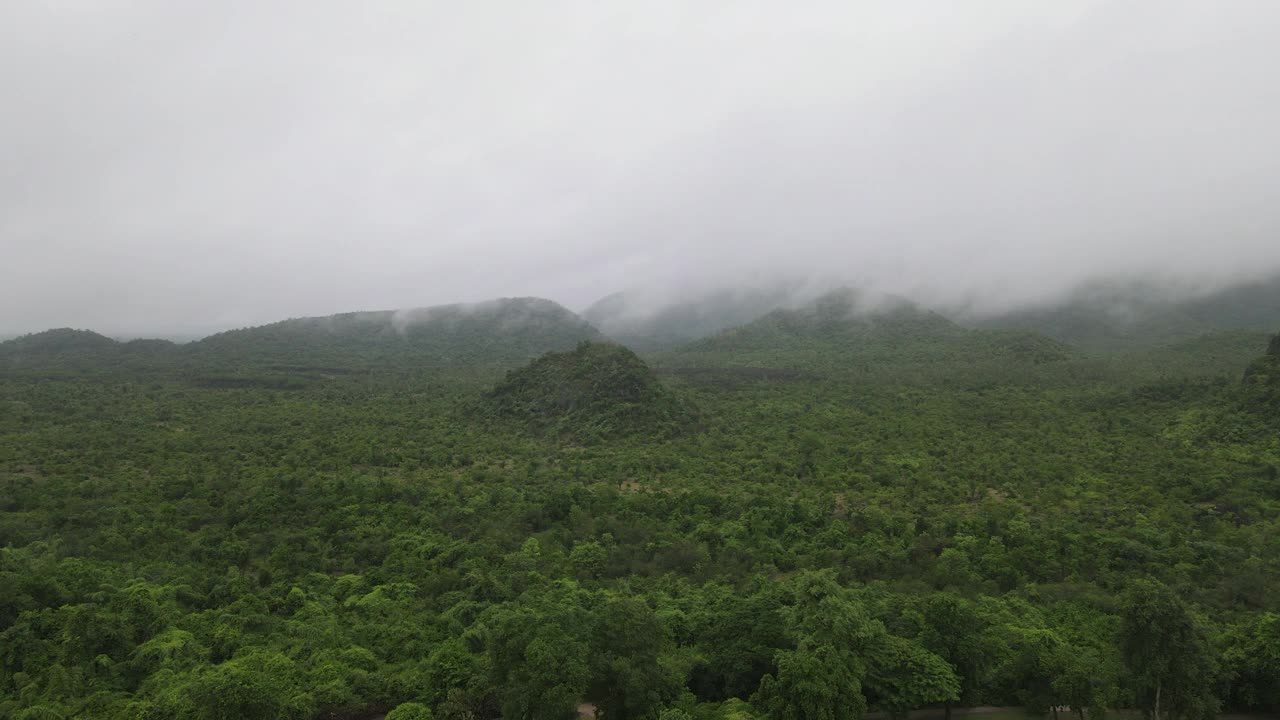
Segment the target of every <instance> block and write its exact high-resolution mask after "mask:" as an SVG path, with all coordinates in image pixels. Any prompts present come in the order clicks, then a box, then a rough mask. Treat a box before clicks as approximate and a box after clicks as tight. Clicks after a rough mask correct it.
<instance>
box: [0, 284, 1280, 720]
mask: <svg viewBox="0 0 1280 720" xmlns="http://www.w3.org/2000/svg"><path fill="white" fill-rule="evenodd" d="M424 313H425V315H424V316H423V317H420V318H418V319H417V320H414V321H412V322H407V323H402V324H397V323H401V320H403V318H401V319H400V320H397V319H396V317H395V316H393V315H390V314H387V315H379V316H377V317H371V316H370V315H369V314H356V315H344V316H334V317H333V318H330V319H326V320H324V321H320V320H305V321H286V322H285V323H279V324H277V325H273V326H267V327H266V328H255V329H249V330H243V331H236V332H233V333H227V334H223V335H221V336H215V337H213V338H209V339H207V340H205V341H201V342H198V343H193V344H190V345H181V346H178V345H172V344H167V343H148V342H134V343H117V342H115V341H112V340H110V339H107V338H103V337H102V336H98V335H94V334H92V333H85V332H77V331H51V332H49V333H41V334H38V335H33V336H27V337H24V338H19V339H16V340H12V341H9V342H5V343H0V717H14V718H72V717H75V718H192V719H194V718H201V719H203V718H251V719H252V718H298V719H300V720H302V719H311V718H315V719H319V718H348V719H353V720H362V719H365V718H373V717H377V716H380V715H382V714H387V717H388V718H392V719H394V720H400V719H401V718H435V719H436V720H444V719H458V720H462V719H464V718H465V719H470V720H478V719H480V718H494V717H506V718H512V719H515V718H553V719H557V720H566V719H568V718H573V717H575V716H576V714H577V712H578V708H579V706H581V705H587V704H589V705H591V706H593V707H594V708H595V710H596V711H597V713H599V715H600V716H601V717H603V718H606V719H607V720H627V719H630V718H636V719H650V718H652V719H662V720H731V719H732V720H766V719H768V720H784V719H793V718H794V719H796V720H800V719H802V718H803V719H806V720H807V719H809V718H828V719H831V720H835V719H837V718H840V719H844V718H849V719H852V720H858V719H859V718H863V717H865V716H866V714H867V713H869V712H882V713H885V714H886V715H887V716H889V717H894V718H898V717H902V716H904V715H905V714H906V713H907V712H909V711H910V710H913V709H918V708H926V707H927V708H935V709H937V710H938V712H939V713H940V714H945V713H950V712H951V711H952V710H953V709H955V708H963V707H968V706H978V705H998V706H1019V707H1023V708H1026V709H1027V710H1028V711H1030V712H1033V713H1046V714H1047V713H1049V712H1051V711H1052V709H1053V708H1062V707H1064V706H1066V707H1070V708H1071V711H1072V712H1074V713H1078V714H1079V716H1080V717H1082V718H1083V717H1086V716H1088V717H1093V718H1097V717H1102V715H1103V714H1104V713H1105V712H1107V711H1119V712H1138V711H1141V712H1144V713H1146V714H1147V715H1148V716H1149V717H1153V718H1155V720H1196V719H1198V718H1204V717H1210V716H1212V715H1213V714H1215V713H1219V712H1252V713H1276V712H1280V581H1278V579H1280V434H1278V433H1277V432H1276V428H1277V423H1280V404H1277V402H1276V398H1277V397H1278V396H1280V395H1278V394H1277V385H1276V378H1277V377H1280V372H1277V361H1278V359H1280V339H1276V340H1273V341H1271V346H1270V350H1269V351H1268V352H1267V354H1266V355H1264V356H1263V357H1262V359H1258V356H1259V355H1263V352H1264V350H1265V349H1266V338H1265V337H1264V338H1260V339H1258V338H1256V336H1253V335H1250V334H1248V333H1231V334H1228V335H1221V336H1217V337H1216V338H1210V339H1206V340H1198V339H1194V338H1193V339H1187V340H1184V341H1180V342H1179V343H1177V344H1174V345H1168V346H1163V347H1156V348H1144V349H1141V350H1139V351H1135V352H1133V353H1130V354H1118V355H1110V356H1106V357H1096V356H1090V355H1088V354H1086V353H1084V352H1082V351H1079V350H1077V349H1075V348H1073V347H1069V346H1066V345H1063V344H1062V343H1060V342H1058V341H1054V340H1049V339H1047V338H1045V337H1042V336H1039V335H1036V334H1034V333H1031V332H1027V331H1006V330H972V329H966V328H963V327H960V326H957V325H955V324H954V323H952V322H950V321H948V320H946V319H944V318H942V317H940V316H937V315H935V314H933V313H930V312H928V311H926V310H922V309H920V308H916V307H914V306H911V305H909V304H906V303H900V302H889V303H880V304H875V305H868V304H866V303H865V302H864V300H863V299H862V298H860V297H858V296H856V295H852V294H849V293H841V294H836V295H832V296H828V297H826V298H824V299H823V300H821V301H820V302H818V303H815V304H814V305H813V306H810V307H806V308H799V309H795V310H782V311H776V312H774V313H771V314H768V315H766V316H764V317H762V318H759V319H758V320H756V321H753V322H751V323H749V324H747V325H745V326H743V327H741V328H738V329H735V330H729V331H726V332H723V333H720V334H718V335H715V336H713V337H710V338H706V339H703V340H698V341H696V342H693V343H691V344H690V345H688V346H685V347H683V348H680V349H678V350H675V351H671V352H663V353H654V354H651V355H646V356H645V357H644V358H643V359H642V358H640V357H637V356H636V355H635V354H633V353H632V352H631V351H630V350H627V349H626V348H624V347H621V346H618V345H613V344H609V343H601V342H596V340H598V338H599V335H598V333H596V332H595V330H594V329H592V328H591V326H589V325H586V324H585V323H584V322H582V321H581V320H580V319H579V318H577V317H576V316H573V315H572V314H571V313H568V311H565V310H563V308H559V306H555V305H554V304H550V303H545V301H529V300H517V301H504V302H500V303H495V304H492V305H486V306H481V307H480V308H479V309H478V310H477V309H476V308H472V309H469V310H468V311H466V312H464V311H463V310H462V309H460V308H454V309H451V310H444V311H440V310H437V311H424ZM419 321H420V322H419ZM1255 340H1256V342H1255ZM584 341H587V342H584ZM1249 347H1252V348H1253V349H1252V351H1249V350H1248V348H1249ZM1245 352H1249V355H1248V356H1244V353H1245ZM535 358H536V359H535ZM650 368H653V369H652V370H651V369H650Z"/></svg>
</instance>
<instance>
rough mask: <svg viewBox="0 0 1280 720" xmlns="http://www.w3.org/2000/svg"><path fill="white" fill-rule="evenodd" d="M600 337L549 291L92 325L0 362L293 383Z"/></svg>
mask: <svg viewBox="0 0 1280 720" xmlns="http://www.w3.org/2000/svg"><path fill="white" fill-rule="evenodd" d="M600 337H601V336H600V332H599V331H598V330H596V329H595V328H594V327H592V326H591V324H590V323H588V322H587V321H585V320H583V319H582V318H581V317H579V316H577V315H575V314H574V313H572V312H570V311H569V310H566V309H565V308H564V307H562V306H560V305H558V304H556V303H554V302H551V301H550V300H542V299H539V298H503V299H500V300H492V301H489V302H483V303H478V304H474V305H461V304H459V305H442V306H438V307H428V308H418V309H413V310H397V311H391V310H387V311H378V312H357V313H343V314H340V315H329V316H326V317H310V318H297V319H292V320H284V321H281V322H276V323H271V324H269V325H262V326H259V327H251V328H244V329H240V330H231V331H227V332H222V333H218V334H216V335H211V336H209V337H207V338H204V339H203V340H199V341H196V342H192V343H187V344H184V345H176V344H174V343H171V342H169V341H167V340H130V341H128V342H117V341H115V340H113V339H111V338H109V337H106V336H104V335H100V334H98V333H95V332H91V331H88V330H71V329H65V328H64V329H58V330H47V331H45V332H41V333H35V334H33V335H24V336H22V337H19V338H15V339H13V340H8V341H5V342H0V368H5V367H7V368H10V369H19V370H23V371H32V370H34V371H41V372H43V371H53V370H67V369H73V370H76V371H88V370H93V369H95V368H98V369H109V368H115V367H121V366H128V367H133V368H137V369H152V370H165V371H169V372H174V373H180V374H181V375H182V376H184V377H188V378H189V379H191V380H193V381H194V382H196V383H198V384H201V385H207V386H211V387H249V386H254V387H258V386H260V387H285V388H289V389H294V388H300V387H303V386H305V385H306V384H307V383H308V382H310V381H312V380H315V379H317V378H319V377H320V376H321V375H331V374H333V373H336V372H349V371H353V370H360V369H365V368H372V367H375V366H376V367H411V368H420V367H434V368H443V367H467V368H501V367H510V366H513V365H518V364H520V363H523V362H526V361H527V360H529V359H530V358H533V357H536V356H538V355H540V354H542V353H545V352H547V351H549V350H564V349H568V348H572V347H574V346H575V345H576V344H578V343H579V342H582V341H584V340H595V339H598V338H600Z"/></svg>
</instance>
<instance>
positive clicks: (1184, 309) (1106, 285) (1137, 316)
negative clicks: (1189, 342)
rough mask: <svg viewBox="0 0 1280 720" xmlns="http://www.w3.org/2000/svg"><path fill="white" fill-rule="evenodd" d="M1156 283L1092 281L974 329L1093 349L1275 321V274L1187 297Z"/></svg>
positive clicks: (1278, 305) (1265, 326)
mask: <svg viewBox="0 0 1280 720" xmlns="http://www.w3.org/2000/svg"><path fill="white" fill-rule="evenodd" d="M1186 295H1187V294H1186V293H1185V292H1184V293H1178V292H1174V291H1171V290H1169V289H1167V288H1164V287H1162V286H1160V285H1155V284H1146V283H1138V282H1095V283H1091V284H1088V285H1086V286H1084V287H1082V288H1080V289H1078V290H1077V291H1076V292H1075V293H1073V294H1072V296H1071V297H1069V298H1068V299H1067V300H1065V301H1064V302H1061V303H1056V304H1051V305H1046V306H1041V307H1035V308H1024V309H1015V310H1013V311H1010V312H1006V313H1002V314H998V315H994V316H987V317H983V318H978V319H976V320H974V321H973V322H975V324H976V325H977V326H978V327H988V328H1003V329H1019V330H1031V331H1035V332H1039V333H1043V334H1045V335H1048V336H1049V337H1052V338H1055V339H1058V340H1061V341H1063V342H1066V343H1070V344H1071V345H1074V346H1077V347H1080V348H1083V349H1086V350H1094V351H1111V350H1124V349H1134V348H1140V347H1152V346H1156V345H1161V344H1167V343H1170V342H1175V341H1178V340H1185V339H1189V338H1193V337H1197V336H1200V335H1204V334H1207V333H1212V332H1220V331H1228V330H1246V331H1254V332H1271V331H1273V330H1274V329H1275V328H1276V326H1277V325H1280V277H1276V278H1272V279H1270V280H1266V281H1261V282H1255V283H1246V284H1240V285H1233V286H1229V287H1227V288H1225V289H1222V290H1218V291H1216V292H1212V293H1209V294H1205V295H1199V296H1194V295H1193V296H1191V297H1187V296H1186Z"/></svg>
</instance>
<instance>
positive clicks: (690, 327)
mask: <svg viewBox="0 0 1280 720" xmlns="http://www.w3.org/2000/svg"><path fill="white" fill-rule="evenodd" d="M791 296H792V291H791V289H790V288H787V287H783V286H776V287H771V288H764V289H742V290H718V291H713V292H708V293H705V294H702V295H699V296H696V297H693V298H688V299H681V300H676V301H668V300H663V299H646V298H644V297H640V296H638V295H637V294H636V293H615V294H613V295H609V296H608V297H605V298H602V299H600V300H598V301H596V302H595V303H594V304H592V305H591V307H589V308H587V309H586V310H584V311H583V313H582V316H583V317H584V318H586V319H587V320H588V321H589V322H590V323H591V324H592V325H595V326H596V327H597V328H599V329H600V331H601V332H603V333H604V334H605V335H607V336H608V337H610V338H612V339H613V340H616V341H618V342H620V343H622V344H624V345H627V346H628V347H631V348H634V349H636V350H640V351H650V350H670V349H672V348H675V347H678V346H680V345H683V344H685V343H688V342H690V341H693V340H698V339H700V338H704V337H709V336H711V335H714V334H716V333H718V332H720V331H721V330H725V329H727V328H731V327H735V326H738V325H744V324H746V323H749V322H751V321H752V320H755V319H757V318H759V317H761V316H763V315H766V314H768V313H769V312H771V311H773V310H776V309H778V308H779V307H782V306H784V305H785V304H787V302H788V300H789V298H790V297H791Z"/></svg>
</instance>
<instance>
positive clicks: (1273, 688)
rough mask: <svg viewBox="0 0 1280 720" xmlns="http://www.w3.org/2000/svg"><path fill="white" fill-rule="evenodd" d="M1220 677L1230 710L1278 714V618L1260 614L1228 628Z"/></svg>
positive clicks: (1279, 672) (1279, 643)
mask: <svg viewBox="0 0 1280 720" xmlns="http://www.w3.org/2000/svg"><path fill="white" fill-rule="evenodd" d="M1222 645H1223V651H1222V675H1223V684H1224V686H1225V689H1226V692H1225V696H1226V700H1227V702H1228V703H1229V704H1230V705H1231V706H1232V709H1239V710H1249V711H1252V712H1272V713H1274V712H1278V711H1280V615H1277V614H1275V613H1263V614H1262V615H1259V616H1258V617H1256V618H1253V619H1252V620H1251V621H1249V622H1247V623H1241V624H1239V625H1234V626H1232V627H1230V628H1228V630H1227V632H1226V633H1225V635H1224V637H1223V639H1222Z"/></svg>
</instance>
